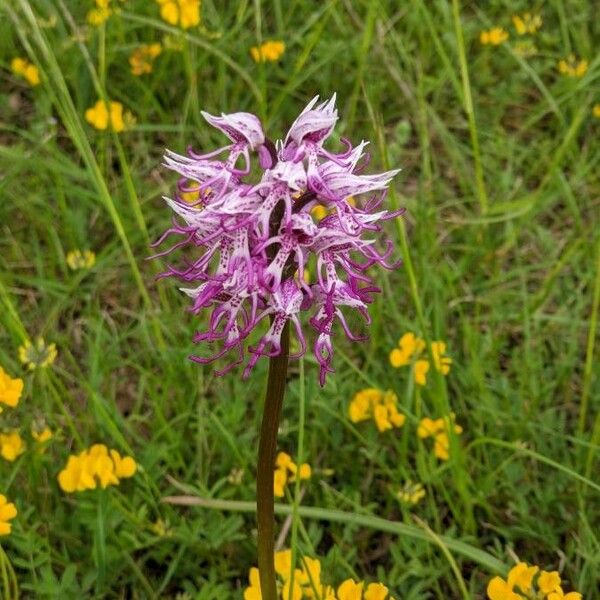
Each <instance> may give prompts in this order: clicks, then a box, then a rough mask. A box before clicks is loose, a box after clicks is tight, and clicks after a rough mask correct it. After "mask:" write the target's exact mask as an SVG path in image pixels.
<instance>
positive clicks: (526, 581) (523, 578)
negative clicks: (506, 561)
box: [507, 562, 539, 594]
mask: <svg viewBox="0 0 600 600" xmlns="http://www.w3.org/2000/svg"><path fill="white" fill-rule="evenodd" d="M538 571H539V567H536V566H532V567H529V566H528V565H527V563H524V562H520V563H517V564H516V565H515V566H514V567H513V568H512V569H511V570H510V571H509V572H508V579H507V581H508V583H509V585H511V586H513V587H514V586H517V587H519V588H520V589H521V591H522V592H524V593H525V594H528V593H529V592H530V591H531V585H532V582H533V578H534V576H535V574H536V573H537V572H538Z"/></svg>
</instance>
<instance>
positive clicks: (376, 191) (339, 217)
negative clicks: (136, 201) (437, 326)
mask: <svg viewBox="0 0 600 600" xmlns="http://www.w3.org/2000/svg"><path fill="white" fill-rule="evenodd" d="M202 115H203V116H204V118H205V119H206V121H207V122H208V123H209V124H210V125H212V126H213V127H215V128H216V129H218V130H219V131H221V132H222V133H223V134H225V135H226V136H227V137H228V138H229V140H230V142H231V143H230V144H228V145H226V146H223V147H221V148H219V149H217V150H215V151H213V152H210V153H208V154H204V155H200V154H197V153H195V152H194V151H192V150H191V149H190V150H188V156H181V155H178V154H175V153H174V152H171V151H169V150H167V152H166V154H165V157H164V165H165V166H166V167H167V168H169V169H171V170H172V171H175V172H176V173H178V174H179V175H180V179H179V181H178V184H177V189H176V192H175V194H173V195H172V197H168V198H165V199H166V202H167V203H168V205H169V206H170V207H171V208H172V209H173V212H174V222H173V225H172V226H171V227H170V228H169V229H168V230H167V232H166V233H165V234H164V235H163V236H161V238H160V239H159V240H158V242H157V244H159V243H162V242H163V241H164V240H165V239H166V238H170V237H171V236H176V237H177V238H178V239H177V241H176V242H175V243H174V244H173V245H172V247H171V248H169V249H167V250H166V251H164V252H161V253H160V254H159V255H157V256H164V255H166V254H170V253H171V252H173V251H175V250H177V251H178V252H182V253H184V262H183V265H180V266H173V265H169V266H168V267H167V270H166V272H164V273H163V274H162V275H161V276H162V277H175V278H176V279H178V280H179V281H181V282H182V283H183V284H184V285H183V287H182V288H181V289H182V291H184V292H185V293H186V294H187V295H189V296H190V298H191V301H192V303H191V306H190V309H189V310H190V311H191V312H192V313H193V314H196V315H199V314H200V313H204V312H205V311H207V312H208V313H209V318H208V320H207V325H206V330H204V331H199V332H197V333H196V335H195V336H194V341H195V342H196V343H198V344H202V345H203V346H205V347H207V348H208V347H214V345H215V344H217V345H218V349H216V350H214V348H213V350H214V351H213V352H212V354H210V355H209V356H192V357H190V358H191V359H192V360H195V361H197V362H200V363H203V364H205V363H212V362H213V361H215V360H216V359H218V358H220V357H221V356H223V355H225V354H228V353H230V352H233V353H235V356H236V358H235V359H234V360H233V361H232V362H230V363H229V364H228V365H227V366H226V367H225V368H224V369H221V371H218V372H217V373H218V374H222V373H224V372H226V371H228V370H229V369H231V368H233V367H234V366H236V365H238V364H240V363H242V362H244V360H245V359H246V357H248V360H247V361H246V366H245V368H244V371H243V375H244V377H248V376H249V375H250V373H251V371H252V369H253V368H254V366H255V364H256V363H257V362H258V361H259V360H260V358H261V357H272V356H276V355H278V354H279V353H280V352H281V343H280V341H281V333H282V331H283V327H284V325H285V324H286V323H287V322H288V321H289V322H291V324H292V325H293V328H294V331H295V333H296V335H297V337H298V341H299V349H300V350H299V353H298V356H302V355H303V354H304V353H305V352H306V349H307V342H306V339H305V329H306V327H307V325H306V323H308V325H309V326H310V327H312V328H313V329H314V332H315V342H314V344H313V350H314V354H315V357H316V359H317V362H318V363H319V365H320V377H319V380H320V383H321V385H324V384H325V378H326V376H327V374H328V373H332V372H333V367H332V360H333V354H334V345H333V336H334V335H335V332H336V329H337V328H336V327H335V325H336V323H339V327H341V330H342V331H343V332H344V333H345V334H346V336H347V337H348V338H349V339H352V340H357V339H364V338H362V337H359V336H357V335H355V334H354V333H353V332H352V331H351V330H350V327H349V325H348V321H347V312H348V311H349V310H354V311H357V312H358V313H359V314H360V315H361V316H362V317H363V318H364V319H365V321H366V323H367V324H368V323H369V314H368V305H369V304H370V303H371V302H372V301H373V294H374V293H376V292H379V289H378V288H377V287H376V286H375V285H374V284H373V281H372V280H371V278H370V277H369V276H368V275H367V274H366V272H365V271H366V270H367V268H369V267H371V266H373V265H375V264H378V265H380V266H382V267H384V268H386V269H392V268H395V267H396V266H397V264H398V263H390V262H389V260H388V259H389V256H390V253H391V251H392V243H391V242H390V241H389V240H383V241H381V243H380V245H381V247H382V248H383V249H382V250H378V249H377V243H378V242H379V241H380V240H378V237H379V236H378V234H379V233H380V231H381V225H380V223H381V222H382V221H384V220H387V219H391V218H394V217H396V216H398V215H400V214H401V213H402V211H392V212H390V211H387V210H377V209H378V208H379V206H380V205H381V203H382V201H383V200H384V198H385V194H386V190H387V187H388V186H389V184H390V182H391V180H392V178H393V177H394V176H395V175H396V174H397V173H398V170H393V171H388V172H385V173H380V174H376V175H363V174H361V171H362V170H363V169H364V166H365V165H364V164H363V163H365V162H367V161H368V157H367V158H366V160H365V157H366V155H365V153H364V148H365V146H366V144H367V143H366V142H364V141H362V142H361V143H360V144H358V145H357V146H356V147H353V146H352V145H351V143H350V142H348V141H346V140H343V142H344V144H345V146H346V149H345V151H344V152H341V153H337V154H336V153H334V152H331V151H329V150H326V149H325V148H324V147H323V146H324V143H325V142H326V140H327V139H328V138H329V136H330V135H331V133H332V132H333V129H334V127H335V124H336V122H337V119H338V112H337V109H336V107H335V95H334V96H333V97H332V98H330V99H329V100H326V101H324V102H320V103H319V97H318V96H317V97H315V98H313V100H311V101H310V102H309V104H308V105H307V106H306V108H305V109H304V110H303V111H302V112H301V113H300V115H299V116H298V118H297V119H296V120H295V121H294V123H293V124H292V126H291V128H290V130H289V131H288V133H287V135H286V136H285V138H284V139H283V140H278V141H277V142H276V143H275V144H273V142H271V141H270V140H269V139H268V138H267V137H266V136H265V134H264V131H263V126H262V124H261V122H260V120H259V119H258V117H256V116H255V115H253V114H251V113H246V112H238V113H232V114H222V115H221V116H213V115H210V114H208V113H205V112H203V113H202ZM251 153H256V154H258V162H259V166H260V178H259V179H258V178H257V179H255V180H254V181H250V180H249V179H250V173H251V171H252V169H251ZM219 157H220V158H219ZM240 157H242V158H243V161H241V164H238V161H239V159H240ZM255 171H256V170H255ZM367 194H370V196H369V197H367V198H366V199H362V200H361V198H360V196H363V195H367ZM317 207H320V208H319V209H318V210H317V211H315V210H313V209H315V208H317ZM319 211H320V213H321V218H320V219H319V218H318V217H317V216H316V215H317V213H318V212H319ZM324 213H325V214H326V216H325V217H323V216H322V215H323V214H324ZM313 257H314V258H313ZM309 265H314V266H315V267H316V272H315V273H313V275H312V276H310V275H307V273H308V269H309ZM302 313H307V315H308V317H307V318H305V319H303V318H302ZM303 321H304V322H305V324H304V325H303ZM261 330H262V333H261V332H260V331H261Z"/></svg>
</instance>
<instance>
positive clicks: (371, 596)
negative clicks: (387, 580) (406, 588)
mask: <svg viewBox="0 0 600 600" xmlns="http://www.w3.org/2000/svg"><path fill="white" fill-rule="evenodd" d="M388 593H389V590H388V588H387V587H385V585H383V583H370V584H369V585H368V586H367V589H366V591H365V600H386V598H387V597H388Z"/></svg>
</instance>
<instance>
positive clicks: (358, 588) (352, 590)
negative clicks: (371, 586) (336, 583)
mask: <svg viewBox="0 0 600 600" xmlns="http://www.w3.org/2000/svg"><path fill="white" fill-rule="evenodd" d="M363 585H364V584H363V582H362V581H359V582H358V583H357V582H356V581H354V579H346V581H343V582H342V583H341V584H340V587H338V590H337V595H338V599H339V600H362V592H363Z"/></svg>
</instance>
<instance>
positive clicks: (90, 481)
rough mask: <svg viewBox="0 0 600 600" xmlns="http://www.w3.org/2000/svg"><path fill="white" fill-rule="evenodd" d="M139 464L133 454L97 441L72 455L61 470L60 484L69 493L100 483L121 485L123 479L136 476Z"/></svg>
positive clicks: (102, 485)
mask: <svg viewBox="0 0 600 600" xmlns="http://www.w3.org/2000/svg"><path fill="white" fill-rule="evenodd" d="M136 470H137V464H136V463H135V461H134V460H133V458H131V457H130V456H125V457H121V455H120V454H119V453H118V452H117V451H116V450H110V455H109V450H108V448H107V447H106V446H105V445H104V444H94V445H93V446H91V447H90V448H89V449H88V450H84V451H83V452H80V453H79V454H77V455H71V456H69V459H68V461H67V465H66V466H65V468H64V469H63V470H62V471H61V472H60V473H59V474H58V484H59V485H60V487H61V489H62V490H63V491H65V492H67V493H72V492H83V491H85V490H91V489H95V488H96V487H98V484H99V485H100V487H102V488H106V487H108V486H109V485H118V483H119V480H120V479H125V478H128V477H133V475H134V474H135V472H136Z"/></svg>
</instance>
